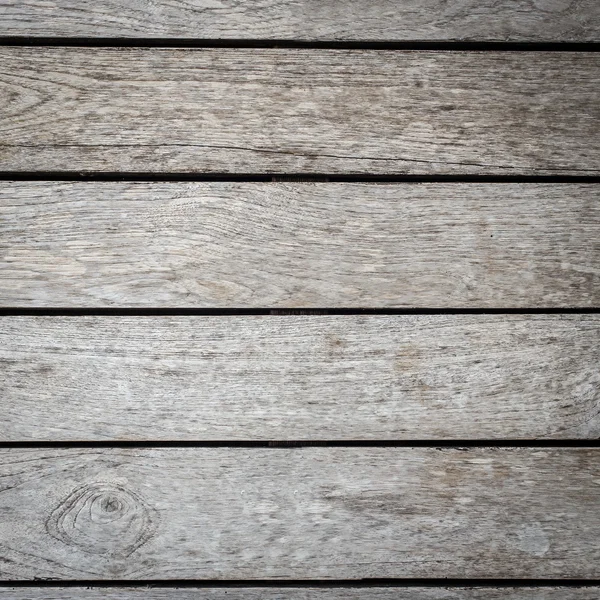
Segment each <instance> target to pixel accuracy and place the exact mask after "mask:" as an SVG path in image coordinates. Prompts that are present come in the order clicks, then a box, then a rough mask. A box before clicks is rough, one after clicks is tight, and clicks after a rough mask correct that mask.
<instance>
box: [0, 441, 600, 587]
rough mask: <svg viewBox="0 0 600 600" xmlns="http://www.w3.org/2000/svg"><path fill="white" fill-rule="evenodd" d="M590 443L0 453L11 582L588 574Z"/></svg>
mask: <svg viewBox="0 0 600 600" xmlns="http://www.w3.org/2000/svg"><path fill="white" fill-rule="evenodd" d="M599 459H600V449H597V448H547V449H532V448H512V449H507V448H504V449H498V448H496V449H494V448H476V449H475V448H471V449H435V448H373V447H371V448H299V449H298V448H297V449H259V448H154V449H139V448H138V449H114V448H112V449H110V448H109V449H98V448H96V449H93V448H92V449H81V448H80V449H77V448H70V449H15V448H13V449H1V450H0V481H1V483H0V489H2V491H1V492H0V512H1V513H2V515H3V518H2V519H1V520H0V540H1V542H0V577H2V578H4V579H33V578H38V577H41V578H50V577H51V578H58V579H73V578H75V579H113V580H120V579H126V580H130V579H156V580H161V579H170V578H175V579H253V578H257V579H274V580H275V579H284V578H288V579H361V578H372V577H431V578H441V577H465V578H469V577H498V578H499V577H504V578H594V577H598V576H599V575H600V546H599V545H598V539H599V536H600V511H598V506H599V504H600V460H599Z"/></svg>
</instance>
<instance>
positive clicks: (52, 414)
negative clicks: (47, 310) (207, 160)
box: [0, 315, 600, 441]
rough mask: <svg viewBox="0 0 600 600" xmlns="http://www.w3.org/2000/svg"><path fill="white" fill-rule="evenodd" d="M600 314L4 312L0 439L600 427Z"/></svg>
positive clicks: (431, 434) (390, 434)
mask: <svg viewBox="0 0 600 600" xmlns="http://www.w3.org/2000/svg"><path fill="white" fill-rule="evenodd" d="M599 364H600V315H551V316H545V315H529V316H519V315H512V316H511V315H508V316H507V315H493V316H490V315H479V316H478V315H448V316H443V315H438V316H373V315H371V316H362V317H361V316H308V317H302V316H300V317H298V316H285V317H275V316H265V317H257V316H244V317H106V316H104V317H2V318H0V365H1V367H2V368H1V369H0V396H1V397H2V399H3V409H2V419H1V420H0V439H1V440H4V441H32V440H48V441H63V440H70V441H74V440H106V439H113V440H114V439H116V440H123V439H138V440H140V439H141V440H144V439H153V440H224V439H231V440H235V439H237V440H305V439H306V440H314V439H318V440H328V439H345V440H353V439H357V440H378V439H391V440H393V439H445V438H446V439H459V440H460V439H467V438H469V439H506V438H508V439H510V438H514V439H524V438H539V437H541V438H597V437H599V436H600V392H599V390H600V370H599V368H598V365H599Z"/></svg>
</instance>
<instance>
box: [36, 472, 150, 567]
mask: <svg viewBox="0 0 600 600" xmlns="http://www.w3.org/2000/svg"><path fill="white" fill-rule="evenodd" d="M157 523H158V515H157V512H156V511H155V510H154V509H153V508H151V507H150V506H148V504H147V503H146V502H145V501H144V500H143V499H142V498H141V497H140V496H139V495H138V494H136V493H135V492H133V491H131V490H126V489H125V488H123V487H121V486H119V485H114V484H109V483H90V484H85V485H83V486H81V487H79V488H77V489H75V490H73V491H72V492H71V493H70V494H69V495H68V496H67V497H66V498H64V500H62V501H61V503H60V504H59V505H58V506H57V507H56V508H55V509H54V510H53V511H52V514H51V515H50V517H49V518H48V520H47V521H46V530H47V531H48V533H49V534H50V535H51V536H52V537H54V538H55V539H57V540H59V541H61V542H63V543H65V544H67V545H69V546H76V547H77V548H79V549H81V550H83V551H84V552H88V553H90V554H104V555H108V556H113V557H126V556H129V555H130V554H132V553H133V552H135V551H136V550H137V549H138V548H139V547H140V546H142V545H143V544H145V543H146V542H147V541H148V540H149V539H150V538H151V537H152V536H153V535H154V534H155V532H156V525H157Z"/></svg>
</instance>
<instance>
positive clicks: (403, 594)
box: [0, 586, 600, 600]
mask: <svg viewBox="0 0 600 600" xmlns="http://www.w3.org/2000/svg"><path fill="white" fill-rule="evenodd" d="M0 598H2V599H3V600H4V599H10V600H175V599H176V600H284V599H285V600H598V599H599V598H600V587H595V586H589V587H574V586H573V587H571V586H569V587H560V586H553V587H524V588H523V587H521V588H519V587H517V588H501V587H475V588H469V587H457V588H425V587H422V588H419V587H406V588H402V587H368V588H360V587H359V588H357V587H341V588H322V587H312V588H311V587H296V588H294V587H287V586H286V587H281V588H277V587H274V588H273V587H256V588H254V587H242V588H239V587H230V588H211V587H201V588H192V589H190V588H175V589H169V588H163V589H160V588H158V589H157V588H142V589H136V588H102V589H98V588H96V589H94V588H84V587H63V588H60V587H57V588H54V587H52V588H49V587H45V588H29V587H28V588H26V589H23V588H17V587H12V588H10V587H9V588H0Z"/></svg>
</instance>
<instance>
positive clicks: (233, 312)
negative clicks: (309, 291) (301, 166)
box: [0, 306, 600, 317]
mask: <svg viewBox="0 0 600 600" xmlns="http://www.w3.org/2000/svg"><path fill="white" fill-rule="evenodd" d="M598 313H600V307H597V306H593V307H589V306H585V307H544V308H518V307H517V308H311V307H307V308H194V307H184V308H152V307H92V308H68V307H19V306H14V307H0V317H17V316H18V317H28V316H39V317H83V316H93V317H128V316H132V317H133V316H135V317H142V316H144V317H178V316H182V317H183V316H185V317H211V316H212V317H229V316H240V317H244V316H272V317H273V316H336V315H390V316H392V315H572V314H598Z"/></svg>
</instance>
